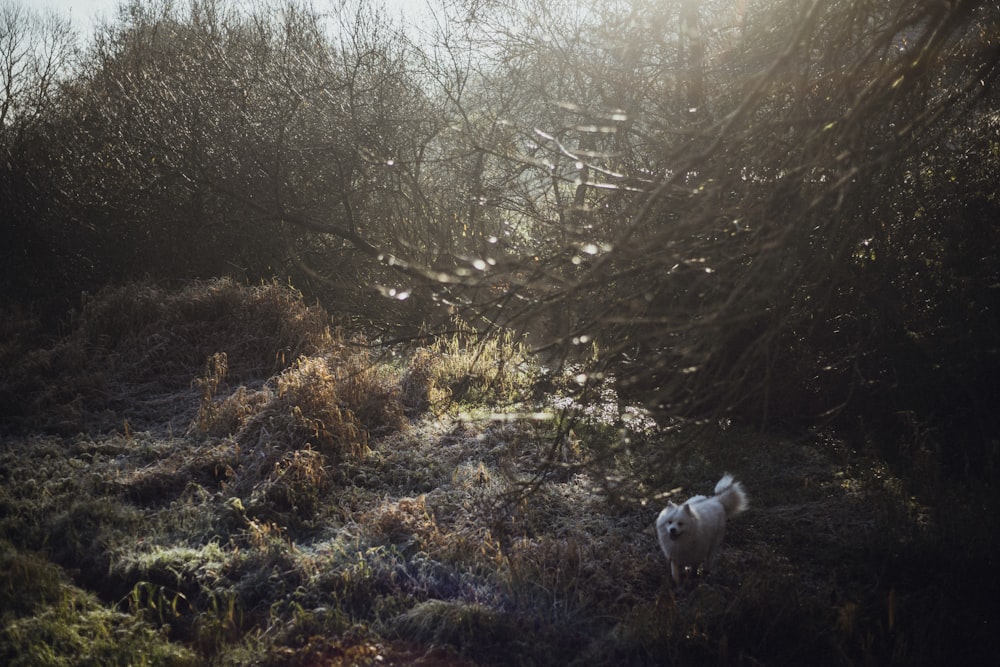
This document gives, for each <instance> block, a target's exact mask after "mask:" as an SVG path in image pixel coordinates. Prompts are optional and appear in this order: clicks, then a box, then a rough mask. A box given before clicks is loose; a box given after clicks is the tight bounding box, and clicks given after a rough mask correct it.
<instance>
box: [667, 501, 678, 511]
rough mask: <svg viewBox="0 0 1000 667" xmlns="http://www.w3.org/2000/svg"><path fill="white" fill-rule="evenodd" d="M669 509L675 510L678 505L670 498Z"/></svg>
mask: <svg viewBox="0 0 1000 667" xmlns="http://www.w3.org/2000/svg"><path fill="white" fill-rule="evenodd" d="M667 509H668V510H675V509H677V505H675V504H674V501H672V500H670V501H668V502H667Z"/></svg>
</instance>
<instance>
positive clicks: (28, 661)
mask: <svg viewBox="0 0 1000 667" xmlns="http://www.w3.org/2000/svg"><path fill="white" fill-rule="evenodd" d="M0 607H2V609H3V610H4V611H3V616H2V621H3V623H2V626H3V627H2V629H0V662H2V663H3V664H5V665H10V667H22V666H23V667H48V666H53V667H56V666H62V665H67V666H69V665H74V666H77V665H79V666H90V665H93V666H94V667H100V666H105V665H122V666H123V667H124V666H126V665H149V666H151V667H152V666H157V665H164V666H177V667H181V666H185V665H195V664H197V661H196V659H195V656H194V654H192V653H191V652H190V651H188V650H187V649H185V648H183V647H181V646H178V645H175V644H171V643H170V642H168V641H167V640H166V639H165V638H164V637H163V636H162V635H160V634H159V633H157V632H155V631H154V630H153V629H152V628H151V627H149V626H148V625H146V624H145V623H143V622H142V621H140V620H139V619H137V618H135V617H133V616H130V615H128V614H123V613H120V612H117V611H114V610H111V609H108V608H107V607H104V606H103V605H101V604H100V603H99V602H98V601H97V599H96V598H95V597H94V596H93V595H91V594H90V593H86V592H85V591H82V590H81V589H79V588H77V587H75V586H73V585H72V584H70V583H69V580H68V578H67V577H66V575H65V574H64V573H63V571H62V570H61V569H60V568H58V567H57V566H55V565H53V564H52V563H50V562H48V561H46V560H44V559H43V558H42V557H41V556H38V555H33V554H26V553H19V552H16V551H14V550H13V549H11V548H10V547H9V546H7V547H2V553H0Z"/></svg>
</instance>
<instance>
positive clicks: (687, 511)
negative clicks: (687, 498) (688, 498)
mask: <svg viewBox="0 0 1000 667" xmlns="http://www.w3.org/2000/svg"><path fill="white" fill-rule="evenodd" d="M684 513H685V514H687V515H688V516H694V512H693V511H692V510H691V505H690V504H689V503H684Z"/></svg>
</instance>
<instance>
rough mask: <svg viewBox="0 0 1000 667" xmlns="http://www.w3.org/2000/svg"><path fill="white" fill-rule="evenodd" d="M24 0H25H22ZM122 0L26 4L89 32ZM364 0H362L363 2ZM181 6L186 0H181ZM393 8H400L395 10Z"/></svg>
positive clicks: (390, 1)
mask: <svg viewBox="0 0 1000 667" xmlns="http://www.w3.org/2000/svg"><path fill="white" fill-rule="evenodd" d="M22 1H24V0H22ZM121 1H122V0H27V2H26V3H25V4H27V5H28V6H32V7H38V8H40V9H42V8H52V9H54V10H56V11H57V12H58V13H60V14H63V15H65V16H69V17H70V18H71V19H72V20H73V24H74V25H75V26H76V27H77V29H78V30H80V31H81V32H82V33H89V32H90V29H91V28H92V26H93V25H94V23H95V21H96V19H98V18H104V19H110V18H113V17H114V15H115V10H116V9H117V7H118V4H119V3H120V2H121ZM329 1H330V0H314V4H315V6H316V7H317V8H322V7H323V5H325V4H326V3H327V2H329ZM363 1H364V0H362V2H363ZM178 4H180V5H181V6H183V5H184V0H180V1H179V3H178ZM383 4H384V5H385V6H387V7H389V8H390V11H391V12H392V14H397V12H399V11H402V12H404V13H406V12H408V11H412V10H417V11H419V10H421V9H423V7H425V6H426V0H383ZM392 8H398V10H393V9H392Z"/></svg>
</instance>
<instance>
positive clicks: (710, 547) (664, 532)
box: [656, 473, 748, 583]
mask: <svg viewBox="0 0 1000 667" xmlns="http://www.w3.org/2000/svg"><path fill="white" fill-rule="evenodd" d="M747 506H748V505H747V496H746V493H745V492H744V491H743V485H742V484H740V483H739V482H736V481H734V480H733V476H732V475H730V474H728V473H727V474H725V475H723V477H722V479H720V480H719V483H718V484H716V485H715V495H714V496H712V497H710V498H706V497H705V496H694V497H692V498H689V499H688V500H687V502H685V503H684V504H683V505H675V504H674V503H670V504H669V505H667V506H666V507H665V508H664V509H663V511H662V512H660V516H659V517H657V519H656V536H657V538H659V540H660V547H661V548H662V549H663V553H664V554H665V555H666V556H667V560H668V561H670V573H671V575H672V576H673V578H674V583H680V580H681V570H682V569H683V568H685V567H688V566H690V567H693V568H696V569H697V567H698V565H701V564H704V565H705V569H706V570H707V569H708V568H709V567H711V565H712V563H713V561H714V560H715V557H716V555H717V554H718V551H719V547H720V546H721V545H722V538H723V536H724V535H725V533H726V518H727V517H731V516H735V515H736V514H739V513H740V512H742V511H743V510H745V509H746V508H747Z"/></svg>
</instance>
